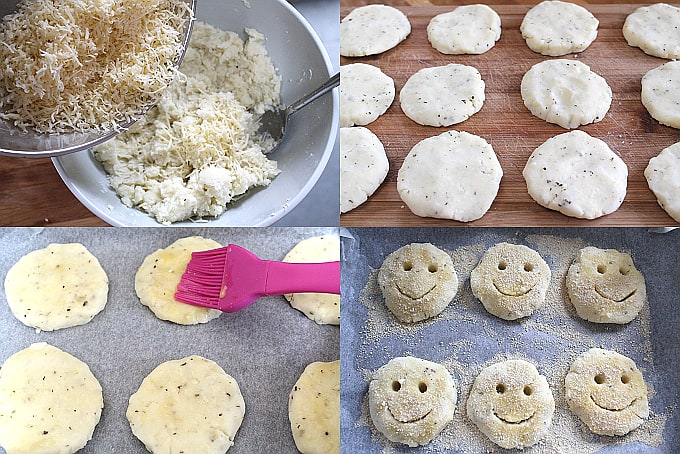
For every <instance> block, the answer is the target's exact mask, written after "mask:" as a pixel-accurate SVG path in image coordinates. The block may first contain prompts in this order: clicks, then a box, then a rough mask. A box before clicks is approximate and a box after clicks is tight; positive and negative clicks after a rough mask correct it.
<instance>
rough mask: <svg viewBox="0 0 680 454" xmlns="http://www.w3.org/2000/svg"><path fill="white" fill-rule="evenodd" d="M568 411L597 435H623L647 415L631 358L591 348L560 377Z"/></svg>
mask: <svg viewBox="0 0 680 454" xmlns="http://www.w3.org/2000/svg"><path fill="white" fill-rule="evenodd" d="M564 384H565V388H566V393H565V394H566V398H567V403H568V404H569V408H570V409H571V411H573V412H574V414H576V416H578V417H579V418H580V419H581V421H583V422H584V423H585V424H586V425H587V426H588V428H589V429H590V430H591V431H593V432H594V433H596V434H599V435H610V436H613V435H625V434H627V433H628V432H630V431H631V430H633V429H635V428H637V427H639V426H640V425H641V424H642V423H643V422H644V420H645V419H647V418H648V417H649V402H648V400H647V385H646V384H645V381H644V379H643V377H642V373H641V372H640V371H639V370H638V368H637V366H636V365H635V362H633V360H632V359H630V358H628V357H626V356H623V355H621V354H619V353H616V352H614V351H611V350H604V349H601V348H591V349H590V350H588V351H587V352H585V353H582V354H581V355H580V356H579V357H578V358H576V360H575V361H574V362H573V364H572V365H571V368H570V369H569V373H568V374H567V376H566V378H565V380H564Z"/></svg>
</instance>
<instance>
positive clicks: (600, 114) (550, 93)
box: [521, 59, 612, 129]
mask: <svg viewBox="0 0 680 454" xmlns="http://www.w3.org/2000/svg"><path fill="white" fill-rule="evenodd" d="M521 92H522V100H523V101H524V105H525V106H526V107H527V109H529V111H530V112H531V113H532V114H533V115H535V116H536V117H538V118H540V119H542V120H545V121H547V122H548V123H555V124H557V125H560V126H562V127H563V128H565V129H573V128H578V127H579V126H580V125H587V124H589V123H597V122H598V121H600V120H602V119H603V118H604V116H605V115H606V114H607V112H608V111H609V107H610V106H611V103H612V89H611V87H610V86H609V85H608V84H607V81H606V80H604V78H603V77H602V76H599V75H597V74H595V73H594V72H593V71H591V70H590V68H589V67H588V65H585V64H583V63H581V62H580V61H575V60H566V59H558V60H545V61H542V62H540V63H536V64H535V65H534V66H532V67H531V69H529V71H527V72H526V74H524V77H522V84H521Z"/></svg>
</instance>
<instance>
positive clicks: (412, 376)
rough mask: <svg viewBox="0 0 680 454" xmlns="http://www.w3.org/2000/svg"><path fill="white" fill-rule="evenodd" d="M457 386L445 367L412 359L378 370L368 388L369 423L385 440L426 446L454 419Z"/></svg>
mask: <svg viewBox="0 0 680 454" xmlns="http://www.w3.org/2000/svg"><path fill="white" fill-rule="evenodd" d="M456 400H457V395H456V385H455V382H454V381H453V377H451V374H450V373H449V371H448V370H446V368H445V367H444V366H442V365H441V364H438V363H434V362H432V361H427V360H424V359H420V358H414V357H412V356H407V357H398V358H394V359H392V360H390V361H389V362H388V363H387V364H385V365H384V366H382V367H380V368H379V369H378V370H377V371H376V372H375V374H374V375H373V378H372V380H371V382H370V383H369V385H368V408H369V411H370V414H371V420H373V424H374V425H375V427H376V429H378V430H379V431H380V432H381V433H382V434H383V435H385V437H387V439H388V440H391V441H394V442H397V443H403V444H406V445H409V446H411V447H415V446H419V445H425V444H427V443H429V442H430V441H431V440H432V439H433V438H434V437H436V436H437V435H439V433H441V431H442V430H444V427H446V425H447V424H448V423H449V422H450V421H451V420H452V419H453V414H454V412H455V410H456Z"/></svg>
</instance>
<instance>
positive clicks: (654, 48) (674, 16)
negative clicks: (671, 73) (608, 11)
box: [623, 3, 680, 59]
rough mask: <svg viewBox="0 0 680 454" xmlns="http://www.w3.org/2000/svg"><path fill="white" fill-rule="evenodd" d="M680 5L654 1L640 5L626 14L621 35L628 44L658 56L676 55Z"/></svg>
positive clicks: (678, 55) (678, 54) (679, 48)
mask: <svg viewBox="0 0 680 454" xmlns="http://www.w3.org/2000/svg"><path fill="white" fill-rule="evenodd" d="M678 27H680V8H678V7H676V6H671V5H667V4H665V3H657V4H655V5H649V6H642V7H640V8H638V9H636V10H635V11H633V12H632V13H631V14H629V15H628V17H626V21H625V22H624V23H623V36H624V38H626V41H627V42H628V44H629V45H631V46H633V47H639V48H640V49H642V50H643V51H644V52H645V53H646V54H649V55H653V56H655V57H660V58H669V59H677V58H680V34H678Z"/></svg>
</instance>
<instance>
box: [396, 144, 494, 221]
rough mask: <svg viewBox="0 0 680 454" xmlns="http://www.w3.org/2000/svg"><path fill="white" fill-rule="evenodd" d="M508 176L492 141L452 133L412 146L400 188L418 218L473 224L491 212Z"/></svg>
mask: <svg viewBox="0 0 680 454" xmlns="http://www.w3.org/2000/svg"><path fill="white" fill-rule="evenodd" d="M502 176H503V169H502V168H501V164H500V163H499V162H498V158H497V157H496V153H495V152H494V151H493V148H492V147H491V145H490V144H489V143H488V142H487V141H486V140H484V139H483V138H481V137H479V136H475V135H473V134H470V133H467V132H459V131H448V132H445V133H443V134H440V135H438V136H435V137H429V138H427V139H424V140H422V141H420V142H419V143H417V144H416V145H415V146H414V147H413V148H412V149H411V151H410V152H409V153H408V155H407V156H406V158H405V159H404V163H403V164H402V166H401V168H400V169H399V172H398V174H397V190H398V191H399V196H400V197H401V199H402V200H403V201H404V202H406V205H408V207H409V209H410V210H411V211H412V212H413V213H414V214H416V215H418V216H422V217H433V218H441V219H453V220H456V221H461V222H468V221H474V220H475V219H479V218H481V217H482V216H484V214H485V213H486V212H487V211H488V210H489V208H490V207H491V204H492V203H493V201H494V199H495V198H496V194H498V188H499V186H500V183H501V178H502Z"/></svg>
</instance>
